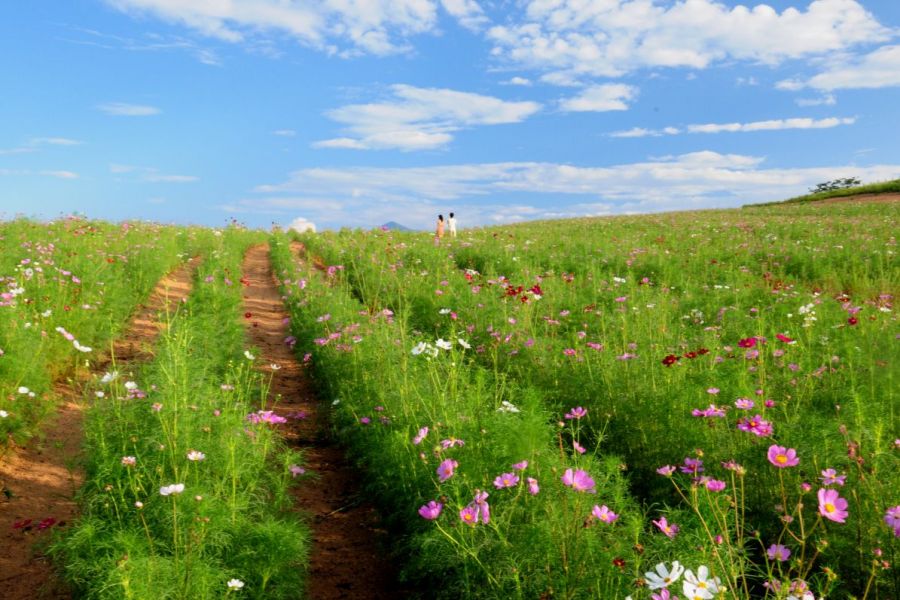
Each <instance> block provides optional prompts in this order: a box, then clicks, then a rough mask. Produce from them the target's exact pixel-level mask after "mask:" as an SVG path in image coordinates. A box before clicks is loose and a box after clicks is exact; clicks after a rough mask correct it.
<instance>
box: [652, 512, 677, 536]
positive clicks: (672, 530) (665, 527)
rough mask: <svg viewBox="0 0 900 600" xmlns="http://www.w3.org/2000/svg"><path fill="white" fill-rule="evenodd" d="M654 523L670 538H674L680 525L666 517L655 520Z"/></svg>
mask: <svg viewBox="0 0 900 600" xmlns="http://www.w3.org/2000/svg"><path fill="white" fill-rule="evenodd" d="M653 524H654V525H656V526H657V527H658V528H659V530H660V531H662V532H663V533H664V534H666V535H667V536H668V537H670V538H674V537H675V536H676V535H677V534H678V525H676V524H675V523H669V522H668V521H667V520H666V518H665V517H662V518H660V520H659V521H653Z"/></svg>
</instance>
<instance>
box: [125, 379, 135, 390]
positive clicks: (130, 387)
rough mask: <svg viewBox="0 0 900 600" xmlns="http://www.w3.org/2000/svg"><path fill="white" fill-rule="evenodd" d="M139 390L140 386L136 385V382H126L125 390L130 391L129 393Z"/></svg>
mask: <svg viewBox="0 0 900 600" xmlns="http://www.w3.org/2000/svg"><path fill="white" fill-rule="evenodd" d="M137 388H138V384H136V383H135V382H133V381H126V382H125V389H126V390H128V391H129V392H130V391H132V390H136V389H137Z"/></svg>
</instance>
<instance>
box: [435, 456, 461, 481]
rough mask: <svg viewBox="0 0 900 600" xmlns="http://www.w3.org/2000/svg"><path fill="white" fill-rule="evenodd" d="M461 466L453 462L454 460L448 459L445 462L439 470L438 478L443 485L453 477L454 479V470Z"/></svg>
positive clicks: (439, 466)
mask: <svg viewBox="0 0 900 600" xmlns="http://www.w3.org/2000/svg"><path fill="white" fill-rule="evenodd" d="M458 466H459V463H458V462H456V461H455V460H453V459H452V458H448V459H447V460H445V461H443V462H442V463H441V464H440V465H438V468H437V474H438V478H439V479H440V480H441V482H442V483H443V482H444V481H447V480H448V479H450V478H451V477H453V469H455V468H456V467H458Z"/></svg>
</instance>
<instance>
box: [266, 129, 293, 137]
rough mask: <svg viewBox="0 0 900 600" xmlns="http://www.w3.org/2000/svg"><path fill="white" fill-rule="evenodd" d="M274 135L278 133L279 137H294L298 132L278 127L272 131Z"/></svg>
mask: <svg viewBox="0 0 900 600" xmlns="http://www.w3.org/2000/svg"><path fill="white" fill-rule="evenodd" d="M272 135H277V136H279V137H294V136H295V135H297V132H296V131H294V130H293V129H276V130H275V131H273V132H272Z"/></svg>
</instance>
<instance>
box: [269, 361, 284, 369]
mask: <svg viewBox="0 0 900 600" xmlns="http://www.w3.org/2000/svg"><path fill="white" fill-rule="evenodd" d="M269 368H270V369H272V370H273V371H280V370H281V365H278V364H275V363H272V364H271V365H269Z"/></svg>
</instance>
